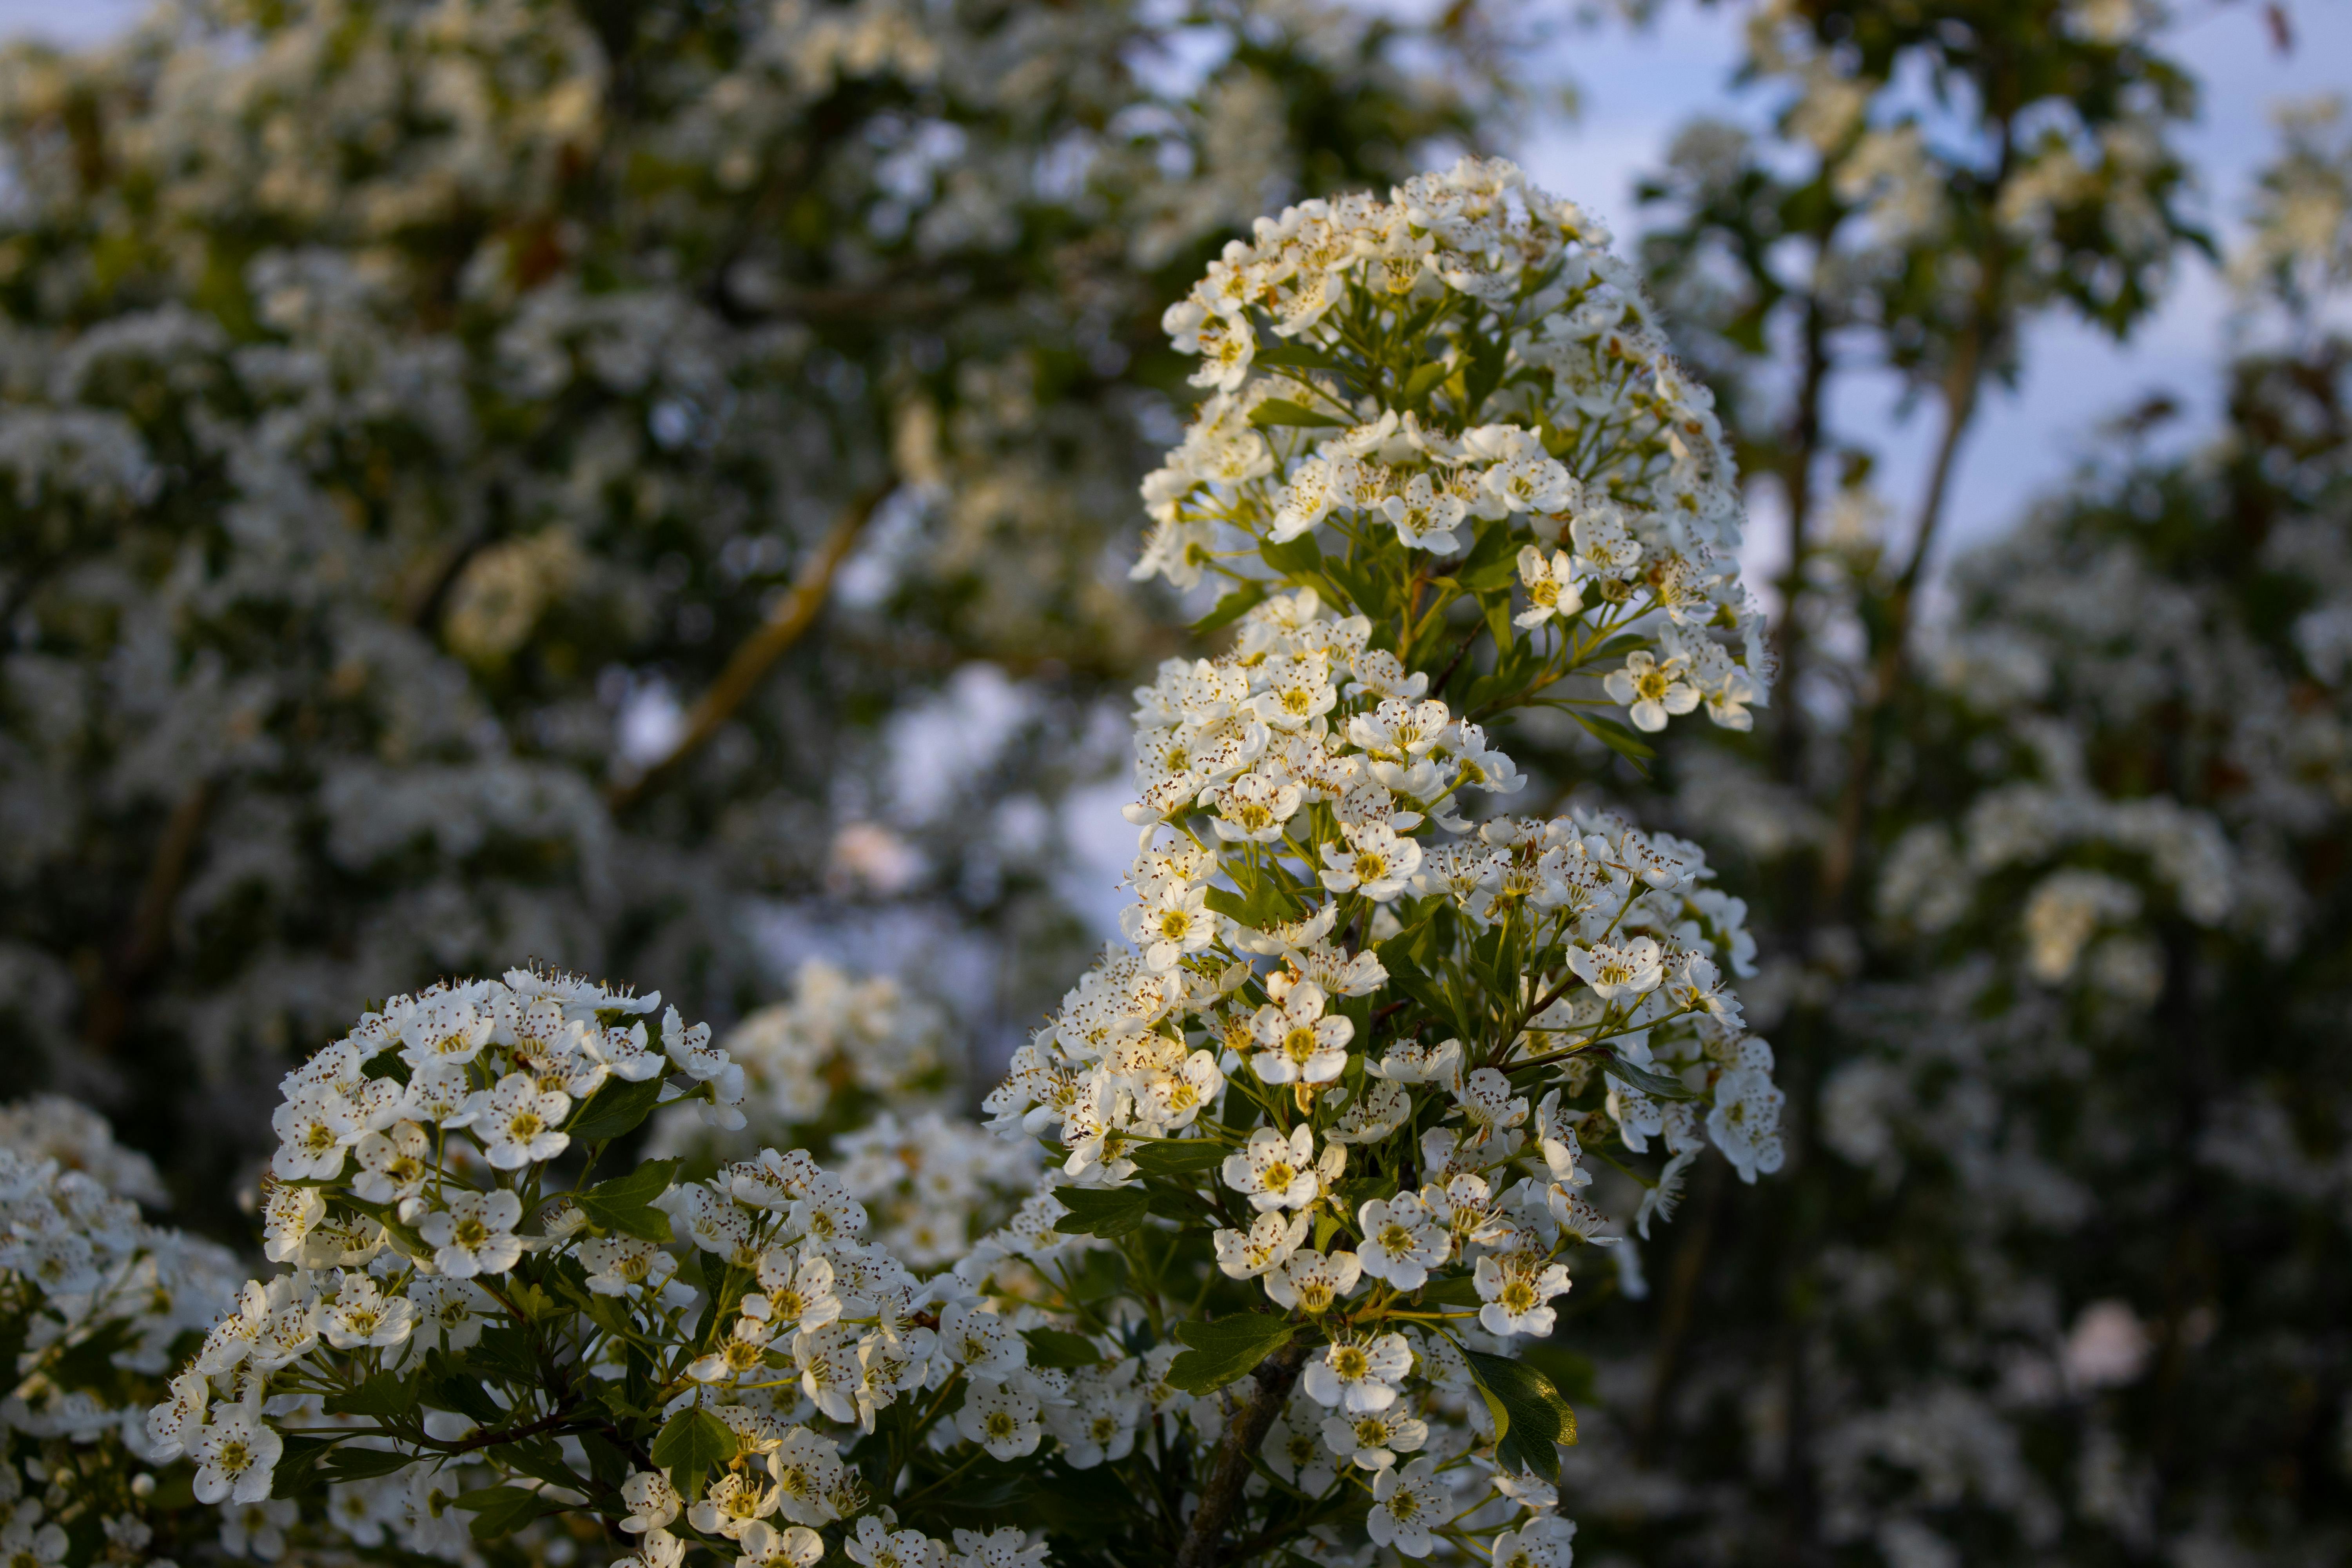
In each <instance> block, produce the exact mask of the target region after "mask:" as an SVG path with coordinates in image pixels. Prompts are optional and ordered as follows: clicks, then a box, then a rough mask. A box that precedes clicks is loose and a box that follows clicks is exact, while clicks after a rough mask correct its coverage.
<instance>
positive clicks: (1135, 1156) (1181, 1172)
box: [1127, 1138, 1233, 1176]
mask: <svg viewBox="0 0 2352 1568" xmlns="http://www.w3.org/2000/svg"><path fill="white" fill-rule="evenodd" d="M1231 1152H1233V1151H1232V1150H1230V1149H1227V1148H1226V1147H1225V1146H1224V1145H1223V1144H1222V1143H1213V1142H1209V1140H1207V1139H1206V1138H1183V1139H1174V1138H1171V1139H1167V1140H1165V1141H1162V1142H1151V1143H1138V1144H1136V1145H1135V1146H1134V1147H1133V1148H1131V1149H1129V1151H1128V1152H1127V1157H1128V1158H1129V1159H1130V1160H1132V1161H1134V1162H1135V1168H1136V1169H1137V1170H1139V1171H1140V1172H1142V1173H1144V1174H1145V1175H1147V1176H1185V1175H1190V1174H1192V1173H1193V1172H1195V1171H1207V1170H1213V1169H1214V1168H1215V1167H1216V1166H1218V1165H1221V1164H1223V1163H1224V1159H1225V1156H1226V1155H1227V1154H1229V1153H1231Z"/></svg>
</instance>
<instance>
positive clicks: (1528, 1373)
mask: <svg viewBox="0 0 2352 1568" xmlns="http://www.w3.org/2000/svg"><path fill="white" fill-rule="evenodd" d="M1462 1359H1463V1360H1464V1361H1466V1362H1468V1363H1470V1375H1471V1376H1473V1377H1475V1378H1476V1379H1477V1380H1478V1386H1479V1388H1480V1389H1482V1390H1483V1391H1484V1392H1485V1393H1486V1407H1487V1408H1488V1409H1489V1410H1491V1411H1493V1412H1494V1415H1495V1430H1496V1443H1495V1458H1496V1462H1497V1463H1499V1464H1501V1465H1502V1466H1503V1467H1504V1468H1506V1469H1513V1470H1531V1471H1533V1472H1534V1473H1536V1474H1537V1475H1539V1476H1541V1477H1543V1478H1544V1479H1546V1480H1548V1481H1551V1482H1553V1483H1554V1484H1557V1483H1558V1482H1559V1445H1560V1444H1562V1443H1574V1442H1575V1441H1576V1412H1575V1411H1573V1410H1571V1409H1570V1408H1569V1407H1568V1401H1567V1400H1565V1399H1562V1398H1561V1397H1560V1396H1559V1389H1557V1388H1554V1387H1553V1386H1552V1385H1551V1379H1549V1378H1548V1377H1546V1376H1545V1375H1544V1374H1543V1373H1539V1372H1538V1371H1537V1370H1536V1369H1535V1368H1533V1367H1531V1366H1529V1365H1528V1364H1527V1363H1524V1362H1517V1361H1513V1360H1511V1359H1510V1358H1509V1357H1507V1356H1498V1355H1488V1354H1486V1353H1485V1352H1482V1351H1474V1350H1465V1351H1464V1352H1462Z"/></svg>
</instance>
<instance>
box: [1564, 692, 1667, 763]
mask: <svg viewBox="0 0 2352 1568" xmlns="http://www.w3.org/2000/svg"><path fill="white" fill-rule="evenodd" d="M1568 712H1569V717H1570V718H1572V719H1574V720H1575V721H1577V722H1578V723H1580V724H1581V725H1583V726H1584V728H1585V731H1586V733H1588V734H1590V735H1591V737H1592V738H1593V739H1594V740H1596V741H1598V742H1601V744H1602V745H1604V746H1606V747H1608V748H1609V749H1610V750H1611V751H1612V752H1616V753H1617V754H1618V755H1619V756H1621V757H1623V758H1624V759H1625V760H1626V761H1627V762H1629V763H1633V765H1634V766H1635V767H1636V768H1641V767H1642V765H1643V763H1647V762H1649V761H1650V760H1651V759H1652V758H1654V757H1655V756H1656V755H1657V754H1658V753H1657V750H1656V748H1654V747H1653V746H1652V745H1651V744H1650V743H1649V742H1646V741H1644V740H1643V739H1642V738H1641V737H1640V736H1638V735H1636V734H1634V733H1633V731H1631V730H1628V729H1627V728H1625V726H1624V725H1622V724H1620V723H1619V722H1617V721H1616V720H1614V719H1603V718H1601V716H1600V715H1599V714H1597V713H1586V712H1582V711H1580V710H1577V709H1574V708H1571V709H1570V710H1568ZM1643 771H1644V772H1646V771H1647V770H1646V769H1643Z"/></svg>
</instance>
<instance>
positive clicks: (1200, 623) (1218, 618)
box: [1192, 577, 1266, 637]
mask: <svg viewBox="0 0 2352 1568" xmlns="http://www.w3.org/2000/svg"><path fill="white" fill-rule="evenodd" d="M1265 588H1266V585H1265V583H1264V582H1263V581H1262V580H1260V579H1258V578H1255V577H1253V578H1252V579H1250V580H1249V581H1248V582H1246V583H1244V584H1240V585H1239V586H1237V587H1234V589H1232V590H1231V591H1229V592H1228V593H1226V594H1225V595H1224V596H1223V598H1221V599H1219V600H1218V601H1217V603H1216V607H1215V608H1213V609H1212V610H1211V611H1210V612H1209V613H1208V614H1207V615H1205V616H1202V617H1201V618H1200V619H1199V620H1197V621H1194V622H1193V623H1192V635H1193V636H1194V637H1206V636H1208V635H1209V633H1211V632H1213V631H1215V630H1216V629H1217V628H1218V627H1220V626H1231V625H1233V623H1234V622H1235V621H1237V620H1240V619H1241V618H1242V617H1243V616H1245V615H1247V614H1249V612H1250V611H1251V610H1252V609H1253V608H1255V606H1257V605H1261V604H1264V603H1265Z"/></svg>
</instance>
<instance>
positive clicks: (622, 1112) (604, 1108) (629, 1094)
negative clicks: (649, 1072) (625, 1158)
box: [563, 1073, 662, 1143]
mask: <svg viewBox="0 0 2352 1568" xmlns="http://www.w3.org/2000/svg"><path fill="white" fill-rule="evenodd" d="M661 1091H662V1079H661V1075H659V1074H658V1073H656V1075H655V1076H653V1077H652V1078H649V1079H646V1081H645V1082H643V1083H627V1082H624V1081H623V1080H622V1079H611V1080H610V1081H608V1082H607V1083H606V1084H605V1085H604V1088H602V1089H598V1090H597V1091H596V1092H595V1093H593V1094H592V1095H590V1096H589V1097H588V1098H587V1099H586V1100H583V1101H582V1102H581V1105H580V1109H579V1110H575V1111H573V1112H572V1120H571V1121H570V1122H569V1123H567V1124H566V1125H565V1127H564V1129H563V1130H564V1131H566V1132H569V1133H571V1134H572V1137H574V1138H576V1139H578V1140H579V1141H580V1142H583V1143H602V1142H606V1141H607V1140H609V1139H614V1138H618V1137H620V1136H621V1135H622V1134H624V1133H626V1132H635V1131H636V1130H637V1125H638V1123H640V1122H642V1121H645V1119H646V1117H648V1116H651V1115H652V1114H653V1113H654V1105H655V1103H656V1101H658V1100H660V1099H661Z"/></svg>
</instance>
